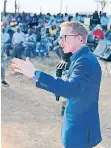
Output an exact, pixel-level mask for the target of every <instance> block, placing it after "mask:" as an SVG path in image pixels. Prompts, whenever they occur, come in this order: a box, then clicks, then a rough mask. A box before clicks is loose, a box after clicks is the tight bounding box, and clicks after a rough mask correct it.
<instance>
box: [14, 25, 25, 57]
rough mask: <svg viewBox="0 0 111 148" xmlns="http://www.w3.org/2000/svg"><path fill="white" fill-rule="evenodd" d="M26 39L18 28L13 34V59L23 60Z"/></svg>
mask: <svg viewBox="0 0 111 148" xmlns="http://www.w3.org/2000/svg"><path fill="white" fill-rule="evenodd" d="M24 39H25V34H24V33H23V32H22V31H21V30H20V27H19V26H17V28H16V32H15V33H14V34H13V38H12V43H13V46H14V51H13V57H16V58H19V59H21V56H22V53H23V51H24V47H23V42H24Z"/></svg>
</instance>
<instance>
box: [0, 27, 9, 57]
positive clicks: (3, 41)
mask: <svg viewBox="0 0 111 148" xmlns="http://www.w3.org/2000/svg"><path fill="white" fill-rule="evenodd" d="M9 39H10V36H9V34H8V33H7V32H5V28H2V32H1V56H2V57H3V56H4V52H5V50H6V45H7V44H8V41H9Z"/></svg>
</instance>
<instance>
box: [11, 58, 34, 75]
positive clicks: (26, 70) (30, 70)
mask: <svg viewBox="0 0 111 148" xmlns="http://www.w3.org/2000/svg"><path fill="white" fill-rule="evenodd" d="M12 67H13V70H14V71H15V72H19V73H22V74H24V75H25V76H27V77H29V78H32V77H33V76H34V73H35V71H36V69H35V68H34V66H33V64H32V63H31V62H30V60H29V58H26V61H23V60H21V59H17V58H14V59H12Z"/></svg>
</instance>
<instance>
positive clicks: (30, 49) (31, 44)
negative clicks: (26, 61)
mask: <svg viewBox="0 0 111 148" xmlns="http://www.w3.org/2000/svg"><path fill="white" fill-rule="evenodd" d="M23 46H24V47H25V54H26V57H30V56H31V53H32V54H33V56H35V46H36V35H35V34H34V33H33V31H32V29H29V30H28V34H26V36H25V40H24V43H23Z"/></svg>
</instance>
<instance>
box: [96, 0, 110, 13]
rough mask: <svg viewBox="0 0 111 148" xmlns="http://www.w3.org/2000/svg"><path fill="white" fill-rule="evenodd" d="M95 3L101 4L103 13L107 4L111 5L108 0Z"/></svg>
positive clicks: (99, 0)
mask: <svg viewBox="0 0 111 148" xmlns="http://www.w3.org/2000/svg"><path fill="white" fill-rule="evenodd" d="M95 2H97V5H98V4H100V5H101V11H102V12H103V11H104V8H105V6H106V4H109V3H110V1H107V0H95Z"/></svg>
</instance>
